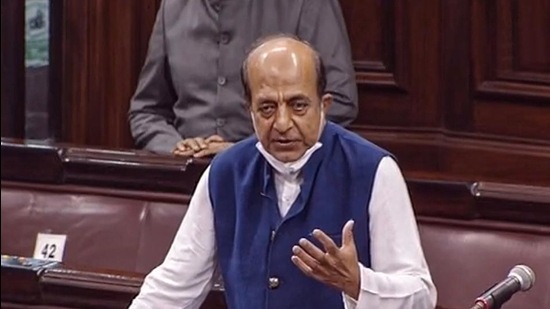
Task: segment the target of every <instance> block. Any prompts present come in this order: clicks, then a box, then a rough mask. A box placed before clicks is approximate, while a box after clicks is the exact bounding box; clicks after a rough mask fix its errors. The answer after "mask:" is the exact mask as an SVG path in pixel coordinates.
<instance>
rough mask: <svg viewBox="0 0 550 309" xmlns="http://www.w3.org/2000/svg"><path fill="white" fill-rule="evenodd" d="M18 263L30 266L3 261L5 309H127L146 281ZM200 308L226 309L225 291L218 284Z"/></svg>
mask: <svg viewBox="0 0 550 309" xmlns="http://www.w3.org/2000/svg"><path fill="white" fill-rule="evenodd" d="M5 258H7V257H5ZM17 260H18V261H26V263H28V264H29V265H26V266H25V265H23V266H22V265H17V264H10V263H5V261H4V258H3V260H2V287H1V289H2V308H22V307H23V308H24V307H26V306H28V307H30V308H33V307H34V308H41V306H47V307H48V308H52V307H59V308H105V309H107V308H112V309H115V308H128V305H129V304H130V302H131V301H132V299H133V298H134V297H135V296H136V295H137V293H138V292H139V288H140V287H141V285H142V283H143V278H144V276H143V274H137V273H122V272H115V271H112V270H98V269H82V268H74V267H70V266H66V265H63V264H61V263H57V262H48V264H47V265H41V264H43V263H42V262H41V261H39V260H33V259H27V258H18V259H17ZM32 264H34V265H32ZM201 308H203V309H222V308H226V306H225V299H224V296H223V288H222V287H221V286H219V285H215V286H214V289H213V291H212V292H210V294H209V295H208V297H207V299H206V300H205V302H204V303H203V305H202V307H201Z"/></svg>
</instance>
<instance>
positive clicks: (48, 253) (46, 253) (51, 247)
mask: <svg viewBox="0 0 550 309" xmlns="http://www.w3.org/2000/svg"><path fill="white" fill-rule="evenodd" d="M56 249H57V246H56V245H55V244H45V245H44V248H42V251H40V253H41V254H42V257H44V258H45V259H53V258H54V257H55V256H54V253H55V250H56Z"/></svg>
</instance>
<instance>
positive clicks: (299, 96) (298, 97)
mask: <svg viewBox="0 0 550 309" xmlns="http://www.w3.org/2000/svg"><path fill="white" fill-rule="evenodd" d="M296 100H304V101H307V102H309V101H311V100H310V99H309V98H308V97H307V96H306V95H303V94H293V95H290V97H289V98H288V99H287V100H286V101H296Z"/></svg>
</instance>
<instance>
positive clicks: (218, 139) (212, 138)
mask: <svg viewBox="0 0 550 309" xmlns="http://www.w3.org/2000/svg"><path fill="white" fill-rule="evenodd" d="M206 142H207V143H212V142H217V143H223V142H225V141H224V140H223V138H222V137H221V136H219V135H216V134H214V135H212V136H210V137H209V138H207V139H206Z"/></svg>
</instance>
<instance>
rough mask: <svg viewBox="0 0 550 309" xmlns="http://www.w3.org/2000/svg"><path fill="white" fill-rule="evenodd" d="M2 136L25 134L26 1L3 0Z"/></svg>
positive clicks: (21, 135) (20, 136)
mask: <svg viewBox="0 0 550 309" xmlns="http://www.w3.org/2000/svg"><path fill="white" fill-rule="evenodd" d="M1 5H2V8H1V12H2V17H1V22H2V28H1V29H2V35H1V41H2V47H1V57H0V58H1V62H2V78H1V86H2V90H1V91H2V136H9V137H19V138H22V137H24V134H25V104H24V102H25V36H24V35H25V2H24V1H2V2H1Z"/></svg>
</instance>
